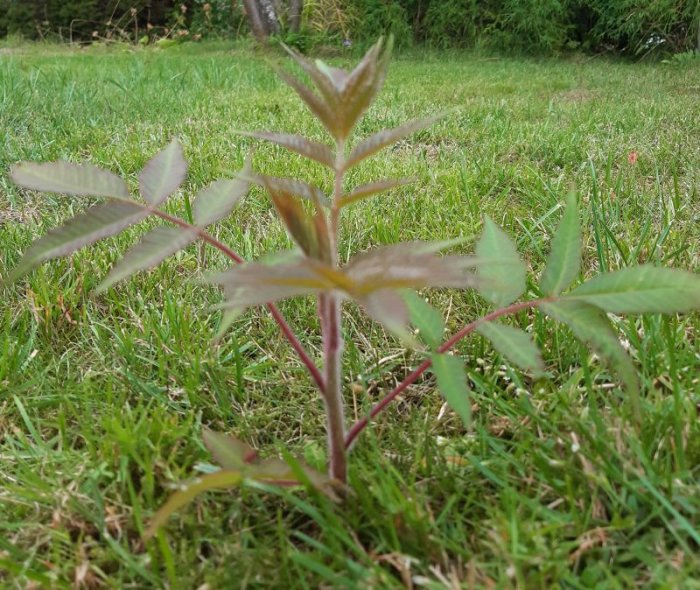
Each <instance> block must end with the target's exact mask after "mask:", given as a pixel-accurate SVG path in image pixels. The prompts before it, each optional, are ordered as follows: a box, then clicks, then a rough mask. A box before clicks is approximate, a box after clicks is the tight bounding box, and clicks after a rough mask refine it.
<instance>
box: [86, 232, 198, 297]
mask: <svg viewBox="0 0 700 590" xmlns="http://www.w3.org/2000/svg"><path fill="white" fill-rule="evenodd" d="M196 239H197V232H196V231H194V230H193V229H186V228H181V227H158V228H156V229H154V230H152V231H150V232H148V233H147V234H146V235H144V236H143V238H142V239H141V242H139V243H138V244H137V245H136V246H134V247H132V248H131V249H130V250H129V251H128V252H127V253H126V254H125V255H124V257H123V258H122V259H121V260H120V261H119V262H117V263H116V264H115V265H114V267H113V268H112V270H111V271H110V273H109V274H108V275H107V277H105V279H104V281H102V283H100V285H99V286H98V287H97V289H96V292H97V293H101V292H103V291H106V290H107V289H109V288H110V287H111V286H112V285H114V284H115V283H117V282H119V281H121V280H123V279H125V278H127V277H129V276H131V275H133V274H135V273H137V272H139V271H142V270H148V269H150V268H153V267H154V266H157V265H158V264H160V263H161V262H162V261H163V260H165V259H166V258H167V257H168V256H171V255H173V254H175V252H177V251H178V250H181V249H182V248H184V247H185V246H188V245H189V244H191V243H192V242H194V241H195V240H196Z"/></svg>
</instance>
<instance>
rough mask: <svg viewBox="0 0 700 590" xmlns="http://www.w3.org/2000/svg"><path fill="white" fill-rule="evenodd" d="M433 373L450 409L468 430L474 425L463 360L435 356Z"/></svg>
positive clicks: (433, 356)
mask: <svg viewBox="0 0 700 590" xmlns="http://www.w3.org/2000/svg"><path fill="white" fill-rule="evenodd" d="M431 358H432V361H433V367H432V370H433V373H434V374H435V377H437V384H438V388H439V389H440V392H441V393H442V395H443V396H444V397H445V400H446V401H447V403H448V404H449V405H450V407H451V408H452V409H453V410H454V411H455V412H457V415H458V416H459V417H460V418H461V419H462V422H464V425H465V426H466V427H467V428H470V427H471V423H472V406H471V396H470V395H469V393H470V392H469V385H467V374H466V371H465V370H464V362H463V361H462V359H461V358H459V357H456V356H452V355H449V354H433V355H432V357H431Z"/></svg>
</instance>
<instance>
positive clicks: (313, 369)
mask: <svg viewBox="0 0 700 590" xmlns="http://www.w3.org/2000/svg"><path fill="white" fill-rule="evenodd" d="M147 208H148V209H149V210H150V211H151V213H153V214H154V215H156V216H158V217H160V218H161V219H165V220H166V221H169V222H170V223H174V224H175V225H179V226H180V227H184V228H187V229H190V230H194V231H195V232H196V233H197V236H198V237H199V238H200V239H201V240H202V241H204V242H206V243H207V244H209V245H211V246H213V247H214V248H216V249H217V250H219V251H221V252H223V253H224V254H225V255H226V256H228V257H229V258H230V259H231V260H234V261H235V262H237V263H239V264H240V263H242V262H244V260H243V258H241V257H240V256H239V255H238V254H237V253H236V252H235V251H234V250H232V249H231V248H229V247H228V246H227V245H226V244H223V243H221V242H219V241H218V240H217V239H216V238H215V237H214V236H212V235H211V234H210V233H208V232H206V231H204V230H203V229H202V228H200V227H196V226H194V225H191V224H189V223H187V222H186V221H184V220H182V219H180V218H179V217H175V216H173V215H169V214H168V213H165V212H164V211H161V210H160V209H152V208H150V207H147ZM266 307H267V309H268V310H269V311H270V313H271V314H272V317H273V318H274V319H275V321H276V322H277V324H278V325H279V327H280V330H281V331H282V334H284V336H285V337H286V338H287V340H289V343H290V344H291V345H292V348H294V350H295V351H296V353H297V354H298V355H299V358H300V359H301V362H302V363H304V365H305V366H306V368H307V369H308V371H309V373H310V374H311V377H312V378H313V380H314V381H315V382H316V387H318V389H319V390H320V391H321V393H324V392H325V391H326V382H325V379H324V378H323V375H321V371H320V370H319V368H318V367H317V366H316V364H315V363H314V361H313V360H312V359H311V357H310V356H309V353H308V352H306V350H305V349H304V346H303V345H302V343H301V342H300V341H299V338H297V336H296V334H294V331H293V330H292V328H291V327H290V326H289V324H288V323H287V320H285V319H284V317H283V316H282V313H281V312H280V310H279V309H278V308H277V306H276V305H275V304H274V303H268V304H267V305H266Z"/></svg>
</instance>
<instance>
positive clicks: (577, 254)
mask: <svg viewBox="0 0 700 590" xmlns="http://www.w3.org/2000/svg"><path fill="white" fill-rule="evenodd" d="M580 269H581V223H580V220H579V214H578V207H577V205H576V197H575V195H573V194H571V195H569V198H568V200H567V205H566V210H565V211H564V215H563V217H562V219H561V222H560V224H559V227H558V228H557V232H556V233H555V234H554V238H553V239H552V251H551V252H550V254H549V258H548V259H547V267H546V268H545V270H544V273H543V274H542V279H541V281H540V287H542V291H544V293H545V294H547V295H559V294H560V293H561V292H562V291H563V290H564V289H566V288H567V287H568V286H569V285H571V283H572V282H573V281H574V279H575V278H576V276H577V275H578V273H579V270H580Z"/></svg>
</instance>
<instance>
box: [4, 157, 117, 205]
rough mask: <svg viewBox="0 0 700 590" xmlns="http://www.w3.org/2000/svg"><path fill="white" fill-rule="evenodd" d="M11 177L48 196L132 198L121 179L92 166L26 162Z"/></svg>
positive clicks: (21, 184)
mask: <svg viewBox="0 0 700 590" xmlns="http://www.w3.org/2000/svg"><path fill="white" fill-rule="evenodd" d="M10 177H11V178H12V180H13V181H14V182H15V183H16V184H18V185H20V186H23V187H26V188H30V189H33V190H36V191H44V192H47V193H62V194H66V195H84V196H91V197H121V198H128V197H129V189H128V188H127V186H126V183H125V182H124V181H123V180H122V179H121V178H119V176H117V175H116V174H114V173H113V172H110V171H109V170H104V169H102V168H98V167H97V166H93V165H92V164H73V163H72V162H45V163H36V162H22V163H21V164H17V165H15V166H13V167H12V169H11V170H10Z"/></svg>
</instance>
